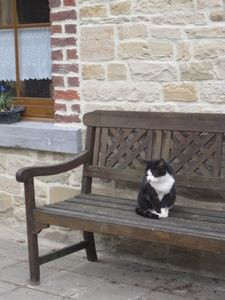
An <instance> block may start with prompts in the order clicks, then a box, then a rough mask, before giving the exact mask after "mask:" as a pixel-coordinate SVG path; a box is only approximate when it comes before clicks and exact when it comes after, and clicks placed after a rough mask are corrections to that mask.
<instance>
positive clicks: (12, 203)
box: [0, 147, 81, 221]
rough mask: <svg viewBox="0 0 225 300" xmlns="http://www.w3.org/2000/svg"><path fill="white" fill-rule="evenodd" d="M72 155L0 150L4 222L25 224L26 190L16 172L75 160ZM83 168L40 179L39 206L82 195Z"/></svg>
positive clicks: (37, 186) (37, 185)
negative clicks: (12, 220) (14, 221)
mask: <svg viewBox="0 0 225 300" xmlns="http://www.w3.org/2000/svg"><path fill="white" fill-rule="evenodd" d="M71 156H72V155H71V154H64V153H56V152H47V151H36V150H28V149H14V148H6V147H4V148H3V147H0V186H1V190H0V217H1V218H0V219H2V218H6V217H10V219H11V218H13V219H14V220H17V221H25V202H24V187H23V184H21V183H18V182H17V181H16V178H15V173H16V171H17V170H18V169H20V168H23V167H29V166H45V165H49V164H55V163H60V162H62V161H64V160H65V159H68V158H71ZM80 176H81V168H77V169H76V171H75V170H72V171H70V172H67V173H64V174H60V175H54V176H45V177H37V178H36V179H35V195H36V201H37V205H38V204H45V203H46V204H48V203H53V202H57V201H60V200H63V199H65V197H66V198H69V197H72V196H74V195H75V194H77V193H79V192H80Z"/></svg>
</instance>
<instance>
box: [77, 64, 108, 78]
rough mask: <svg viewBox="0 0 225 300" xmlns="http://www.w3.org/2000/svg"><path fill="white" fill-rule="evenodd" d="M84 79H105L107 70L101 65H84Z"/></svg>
mask: <svg viewBox="0 0 225 300" xmlns="http://www.w3.org/2000/svg"><path fill="white" fill-rule="evenodd" d="M82 78H83V79H84V80H86V79H97V80H103V79H105V69H104V67H103V65H101V64H91V65H88V64H84V65H83V66H82Z"/></svg>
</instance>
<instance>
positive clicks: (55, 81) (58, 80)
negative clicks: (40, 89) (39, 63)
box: [52, 76, 64, 87]
mask: <svg viewBox="0 0 225 300" xmlns="http://www.w3.org/2000/svg"><path fill="white" fill-rule="evenodd" d="M52 85H53V86H54V87H64V77H63V76H52Z"/></svg>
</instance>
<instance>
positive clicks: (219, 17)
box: [209, 11, 225, 22]
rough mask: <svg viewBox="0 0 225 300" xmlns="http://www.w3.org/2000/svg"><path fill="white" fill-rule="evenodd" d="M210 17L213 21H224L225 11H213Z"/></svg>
mask: <svg viewBox="0 0 225 300" xmlns="http://www.w3.org/2000/svg"><path fill="white" fill-rule="evenodd" d="M209 17H210V20H211V21H212V22H224V21H225V12H224V11H216V12H211V13H210V16H209Z"/></svg>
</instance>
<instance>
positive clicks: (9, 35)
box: [0, 29, 16, 81]
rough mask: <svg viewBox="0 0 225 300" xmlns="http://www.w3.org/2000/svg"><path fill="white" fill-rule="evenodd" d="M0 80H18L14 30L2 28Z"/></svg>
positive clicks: (0, 36)
mask: <svg viewBox="0 0 225 300" xmlns="http://www.w3.org/2000/svg"><path fill="white" fill-rule="evenodd" d="M0 80H4V81H6V80H16V64H15V45H14V32H13V30H11V29H6V30H0Z"/></svg>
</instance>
